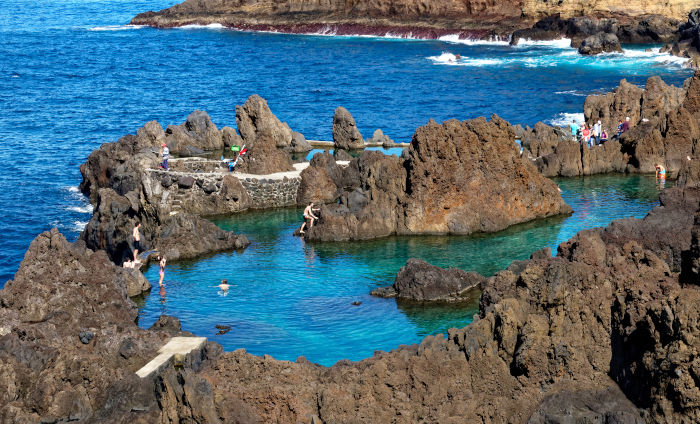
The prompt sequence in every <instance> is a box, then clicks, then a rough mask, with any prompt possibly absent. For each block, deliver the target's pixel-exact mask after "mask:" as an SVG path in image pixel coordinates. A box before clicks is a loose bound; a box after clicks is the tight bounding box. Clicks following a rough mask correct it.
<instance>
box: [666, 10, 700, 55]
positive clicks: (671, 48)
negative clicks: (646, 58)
mask: <svg viewBox="0 0 700 424" xmlns="http://www.w3.org/2000/svg"><path fill="white" fill-rule="evenodd" d="M661 51H664V52H669V53H671V54H673V55H676V56H680V57H687V58H690V59H691V63H692V64H693V66H694V67H695V68H698V65H700V9H693V10H691V11H690V13H688V21H687V22H685V23H684V24H683V25H681V26H680V27H679V28H678V37H677V40H675V41H674V42H672V43H669V44H666V45H665V46H664V47H663V48H662V49H661Z"/></svg>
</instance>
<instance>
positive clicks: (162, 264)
mask: <svg viewBox="0 0 700 424" xmlns="http://www.w3.org/2000/svg"><path fill="white" fill-rule="evenodd" d="M158 265H159V266H160V271H159V272H158V274H159V275H160V280H158V286H160V287H163V277H165V256H159V257H158Z"/></svg>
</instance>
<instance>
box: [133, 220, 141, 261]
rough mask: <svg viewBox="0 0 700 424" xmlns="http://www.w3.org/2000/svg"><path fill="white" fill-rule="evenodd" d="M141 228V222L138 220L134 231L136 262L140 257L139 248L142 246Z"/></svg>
mask: <svg viewBox="0 0 700 424" xmlns="http://www.w3.org/2000/svg"><path fill="white" fill-rule="evenodd" d="M139 228H141V223H140V222H136V225H134V231H133V233H132V235H133V236H134V262H135V261H136V260H137V259H138V256H139V249H140V248H141V233H139Z"/></svg>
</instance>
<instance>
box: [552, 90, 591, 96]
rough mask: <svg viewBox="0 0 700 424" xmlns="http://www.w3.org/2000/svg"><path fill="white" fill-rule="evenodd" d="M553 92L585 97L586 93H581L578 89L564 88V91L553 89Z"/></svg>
mask: <svg viewBox="0 0 700 424" xmlns="http://www.w3.org/2000/svg"><path fill="white" fill-rule="evenodd" d="M554 94H567V95H569V96H577V97H586V96H588V94H586V93H583V92H581V91H578V90H564V91H555V92H554Z"/></svg>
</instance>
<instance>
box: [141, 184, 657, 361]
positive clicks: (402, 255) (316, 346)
mask: <svg viewBox="0 0 700 424" xmlns="http://www.w3.org/2000/svg"><path fill="white" fill-rule="evenodd" d="M556 182H557V183H558V184H559V186H560V187H561V189H562V195H563V197H564V199H565V201H566V203H567V204H569V205H570V206H571V207H572V208H573V209H574V213H573V215H571V216H567V217H555V218H549V219H542V220H536V221H533V222H529V223H526V224H521V225H517V226H513V227H511V228H509V229H506V230H504V231H501V232H498V233H492V234H475V235H471V236H413V237H388V238H383V239H379V240H373V241H365V242H348V243H307V242H305V241H304V240H303V239H301V238H298V237H294V236H293V235H292V233H293V231H294V229H295V228H296V227H298V226H299V225H300V223H301V220H300V219H301V209H296V208H289V209H277V210H265V211H257V212H246V213H242V214H238V215H234V216H231V217H226V218H217V219H216V220H215V221H214V222H215V223H216V224H217V225H219V226H220V227H221V228H224V229H227V230H233V231H235V232H237V233H242V234H245V235H247V236H248V238H249V239H250V240H251V244H250V246H249V247H248V248H247V249H246V250H244V251H242V252H230V253H221V254H216V255H212V256H209V257H205V258H200V259H198V260H195V261H184V262H178V263H173V264H168V266H167V269H166V276H165V290H164V291H160V292H159V290H158V288H157V282H158V268H157V267H156V266H151V267H150V268H149V269H148V270H146V272H145V275H146V277H147V278H148V280H149V281H151V283H152V284H154V286H155V287H154V289H153V290H152V291H151V292H150V294H147V295H145V296H144V297H143V298H142V299H140V301H139V308H140V316H139V325H140V326H142V327H145V328H148V327H149V326H151V325H152V324H153V323H154V322H155V321H156V320H157V319H158V317H159V316H160V315H161V314H168V315H173V316H176V317H178V318H179V319H180V320H181V322H182V327H183V329H184V330H186V331H190V332H192V333H194V334H196V335H198V336H204V337H207V338H209V339H210V340H214V341H216V342H218V343H220V344H222V345H223V347H224V349H225V350H227V351H232V350H236V349H239V348H244V349H246V350H247V351H248V352H249V353H252V354H256V355H263V354H269V355H271V356H273V357H274V358H276V359H284V360H292V361H293V360H295V359H296V358H297V357H299V356H304V357H306V358H307V359H308V360H311V361H314V362H317V363H320V364H322V365H332V364H333V363H335V362H336V361H338V360H341V359H350V360H360V359H363V358H366V357H369V356H372V354H373V352H374V351H375V350H391V349H394V348H396V347H398V346H399V345H401V344H410V343H416V342H419V341H420V340H421V339H422V338H423V337H425V336H426V335H429V334H437V333H441V332H442V333H444V332H446V330H447V329H448V328H451V327H464V326H466V325H467V324H469V323H470V322H471V321H472V319H473V316H474V314H475V313H477V308H478V305H477V304H478V293H477V294H475V296H474V299H473V301H472V302H467V303H464V304H460V305H444V304H443V305H422V304H402V303H399V304H397V302H396V301H395V300H394V299H380V298H374V297H372V296H370V295H369V291H370V290H372V289H374V288H376V287H379V286H383V285H389V284H391V283H392V282H393V279H394V276H395V274H396V272H397V271H398V270H399V268H401V266H403V265H404V264H405V263H406V260H407V259H409V258H420V259H423V260H426V261H428V262H430V263H432V264H434V265H438V266H442V267H457V268H461V269H464V270H468V271H476V272H479V273H481V274H483V275H486V276H490V275H493V274H494V273H495V272H497V271H499V270H502V269H504V268H506V267H507V266H508V265H509V264H510V263H511V262H512V261H513V260H520V259H527V258H528V257H529V256H530V254H531V253H532V252H534V251H536V250H539V249H541V248H544V247H547V246H550V247H551V248H552V249H553V251H554V252H556V246H557V245H558V244H559V243H561V242H563V241H566V240H568V239H569V238H571V237H572V236H573V235H574V234H576V233H577V232H578V231H580V230H583V229H588V228H594V227H601V226H606V225H607V224H608V223H610V222H611V221H612V220H614V219H618V218H625V217H637V218H641V217H643V216H644V215H646V213H647V212H649V211H650V210H651V209H652V208H653V207H654V206H656V205H657V204H658V193H659V191H660V188H661V187H660V186H659V185H658V183H657V182H656V180H655V178H654V177H653V176H646V175H603V176H590V177H581V178H561V179H556ZM222 278H226V279H228V281H229V284H231V285H232V287H231V289H230V290H229V292H228V294H227V295H225V296H224V295H223V294H222V293H221V292H219V290H218V288H217V287H216V285H217V284H218V283H219V281H220V280H221V279H222ZM353 302H361V303H360V304H359V305H353ZM217 325H225V326H230V327H231V330H230V331H229V332H228V333H226V334H217V333H218V332H219V330H218V329H217V328H216V326H217Z"/></svg>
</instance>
